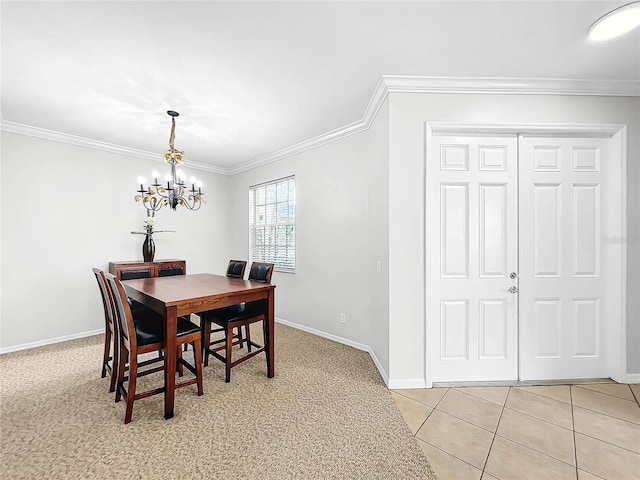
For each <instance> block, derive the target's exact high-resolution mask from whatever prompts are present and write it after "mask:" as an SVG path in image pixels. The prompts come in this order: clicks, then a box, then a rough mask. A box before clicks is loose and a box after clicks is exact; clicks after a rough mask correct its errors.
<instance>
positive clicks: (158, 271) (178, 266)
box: [109, 260, 187, 280]
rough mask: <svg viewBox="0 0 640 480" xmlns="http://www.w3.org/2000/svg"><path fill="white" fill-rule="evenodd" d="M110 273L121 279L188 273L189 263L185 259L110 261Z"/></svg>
mask: <svg viewBox="0 0 640 480" xmlns="http://www.w3.org/2000/svg"><path fill="white" fill-rule="evenodd" d="M109 273H111V274H113V275H115V276H116V277H118V278H119V279H120V280H132V279H134V278H152V277H168V276H170V275H186V273H187V263H186V262H185V261H184V260H157V261H155V262H140V261H130V262H109Z"/></svg>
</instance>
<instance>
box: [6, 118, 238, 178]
mask: <svg viewBox="0 0 640 480" xmlns="http://www.w3.org/2000/svg"><path fill="white" fill-rule="evenodd" d="M0 130H3V131H5V132H11V133H17V134H19V135H26V136H29V137H36V138H42V139H44V140H51V141H53V142H59V143H66V144H69V145H76V146H79V147H85V148H91V149H93V150H99V151H102V152H108V153H115V154H118V155H126V156H128V157H135V158H140V159H143V160H152V161H154V162H160V163H164V157H163V155H162V154H161V153H153V152H147V151H145V150H138V149H136V148H130V147H123V146H121V145H115V144H113V143H107V142H101V141H100V140H92V139H90V138H85V137H79V136H77V135H70V134H68V133H62V132H56V131H53V130H47V129H45V128H40V127H32V126H30V125H24V124H22V123H16V122H10V121H7V120H2V122H1V123H0ZM189 168H194V169H196V170H205V171H208V172H213V173H219V174H228V172H227V169H226V168H221V167H216V166H212V165H207V164H204V163H198V162H192V161H189Z"/></svg>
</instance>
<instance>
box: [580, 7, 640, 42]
mask: <svg viewBox="0 0 640 480" xmlns="http://www.w3.org/2000/svg"><path fill="white" fill-rule="evenodd" d="M638 25H640V2H633V3H629V4H628V5H623V6H622V7H619V8H616V9H615V10H612V11H610V12H609V13H607V14H606V15H604V16H602V17H600V18H599V19H598V20H596V21H595V22H594V23H593V25H591V26H590V27H589V39H590V40H593V41H596V42H598V41H602V40H609V39H611V38H615V37H619V36H620V35H624V34H625V33H627V32H630V31H631V30H633V29H634V28H636V27H637V26H638Z"/></svg>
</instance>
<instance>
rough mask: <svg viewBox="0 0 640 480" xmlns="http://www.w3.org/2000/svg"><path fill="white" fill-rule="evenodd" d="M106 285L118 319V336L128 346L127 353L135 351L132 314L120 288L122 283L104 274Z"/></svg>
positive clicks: (124, 294) (110, 275)
mask: <svg viewBox="0 0 640 480" xmlns="http://www.w3.org/2000/svg"><path fill="white" fill-rule="evenodd" d="M105 277H106V279H107V284H108V285H109V287H110V289H111V294H112V296H113V300H114V304H115V310H116V318H117V319H118V325H119V327H120V334H121V335H122V337H123V339H124V340H125V342H126V343H128V344H129V345H130V348H129V351H131V350H132V349H133V350H135V349H136V347H137V342H136V327H135V324H134V323H133V314H132V313H131V307H130V306H129V302H128V301H127V293H126V292H125V290H124V287H123V286H122V283H121V282H120V280H118V278H117V277H116V276H115V275H112V274H110V273H106V274H105Z"/></svg>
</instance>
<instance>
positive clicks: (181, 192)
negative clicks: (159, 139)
mask: <svg viewBox="0 0 640 480" xmlns="http://www.w3.org/2000/svg"><path fill="white" fill-rule="evenodd" d="M167 114H169V116H170V117H171V136H170V137H169V150H167V151H166V152H164V163H166V164H168V165H170V166H171V172H170V173H167V175H166V176H165V177H164V179H165V181H166V182H167V183H166V186H165V184H164V183H159V182H158V178H159V177H160V174H159V173H158V171H157V170H156V171H154V172H153V173H152V174H151V176H152V177H153V178H154V182H153V183H152V184H150V185H148V186H147V187H146V188H145V186H144V185H145V184H146V183H147V181H146V180H145V179H144V177H138V183H139V184H140V190H138V191H137V192H138V193H137V195H136V196H135V201H136V202H139V201H142V205H143V206H144V207H145V208H146V209H147V212H148V213H149V212H152V211H153V212H157V211H158V210H160V209H161V208H162V207H163V206H165V205H169V207H171V210H175V209H176V207H177V206H178V205H182V206H184V207H186V208H188V209H189V210H198V209H199V208H200V207H201V206H202V204H203V203H207V199H206V197H205V196H204V194H203V193H202V182H201V181H199V180H198V179H196V177H191V178H189V183H191V188H188V187H187V184H186V183H185V182H186V178H187V176H186V175H185V173H184V172H183V171H182V169H181V168H178V169H176V167H179V166H181V165H183V164H184V160H183V158H182V157H183V155H184V152H181V151H179V150H176V149H175V148H174V146H173V141H174V139H175V136H176V134H175V130H176V117H177V116H179V115H180V114H179V113H178V112H174V111H173V110H169V111H167Z"/></svg>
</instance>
